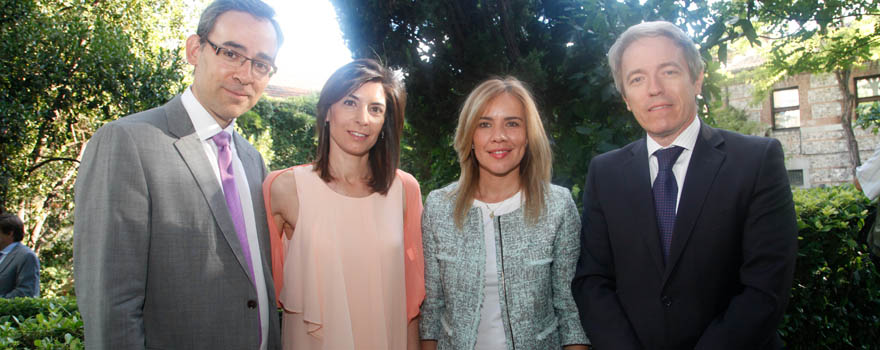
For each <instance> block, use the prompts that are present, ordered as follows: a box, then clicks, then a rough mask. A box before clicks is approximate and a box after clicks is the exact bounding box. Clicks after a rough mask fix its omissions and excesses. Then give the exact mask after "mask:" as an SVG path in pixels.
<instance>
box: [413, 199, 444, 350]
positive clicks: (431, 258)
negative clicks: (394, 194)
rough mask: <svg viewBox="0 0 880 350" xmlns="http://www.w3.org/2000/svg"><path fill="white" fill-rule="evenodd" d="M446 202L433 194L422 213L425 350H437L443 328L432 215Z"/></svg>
mask: <svg viewBox="0 0 880 350" xmlns="http://www.w3.org/2000/svg"><path fill="white" fill-rule="evenodd" d="M438 200H446V198H443V196H442V195H441V194H438V193H437V192H432V193H431V194H429V195H428V199H427V200H425V210H424V212H423V213H422V244H423V246H424V250H425V301H424V302H423V303H422V307H421V316H420V317H421V320H420V321H419V331H420V336H421V338H422V340H423V341H422V347H423V348H424V349H436V348H437V340H438V339H439V337H440V335H441V333H442V328H441V325H440V315H441V313H442V312H443V308H444V304H445V303H444V302H443V292H442V290H441V288H442V287H441V286H440V265H439V262H438V261H437V257H436V255H435V254H436V249H437V246H436V244H437V243H436V238H435V237H434V234H435V224H434V220H433V218H432V215H435V214H436V213H434V211H436V210H437V209H436V208H437V204H436V201H438Z"/></svg>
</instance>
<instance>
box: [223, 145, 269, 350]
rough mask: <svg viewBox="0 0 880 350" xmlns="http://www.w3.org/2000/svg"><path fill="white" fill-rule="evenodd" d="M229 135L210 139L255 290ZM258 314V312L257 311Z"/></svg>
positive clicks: (258, 321) (261, 334) (260, 330)
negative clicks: (215, 148) (215, 147)
mask: <svg viewBox="0 0 880 350" xmlns="http://www.w3.org/2000/svg"><path fill="white" fill-rule="evenodd" d="M231 137H232V135H229V134H228V133H227V132H225V131H221V132H220V133H218V134H217V135H214V137H212V138H211V139H212V140H214V144H215V145H217V165H219V166H220V182H222V183H223V196H224V197H226V207H228V208H229V216H231V217H232V223H233V225H235V234H236V235H238V242H239V243H241V249H242V250H243V252H244V260H245V261H247V264H248V269H250V272H251V276H252V278H251V280H252V281H253V283H254V288H256V281H257V279H256V277H253V276H254V264H253V262H251V248H250V244H248V240H247V229H246V228H245V226H244V213H243V212H242V210H241V200H239V198H238V188H237V187H236V186H235V171H233V168H232V152H230V151H229V139H230V138H231ZM258 312H259V311H258ZM260 322H261V321H260V320H259V318H257V329H258V330H259V333H258V334H259V335H260V337H259V339H260V343H262V342H263V327H262V325H261V324H260Z"/></svg>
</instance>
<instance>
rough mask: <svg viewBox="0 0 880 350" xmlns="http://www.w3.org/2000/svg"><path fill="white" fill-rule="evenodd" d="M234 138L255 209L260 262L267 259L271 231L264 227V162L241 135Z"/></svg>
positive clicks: (234, 134) (234, 135)
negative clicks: (254, 185)
mask: <svg viewBox="0 0 880 350" xmlns="http://www.w3.org/2000/svg"><path fill="white" fill-rule="evenodd" d="M232 137H233V138H234V139H235V152H236V153H237V154H238V159H239V160H241V166H242V167H243V168H244V173H245V176H246V177H247V183H248V188H247V190H248V191H250V195H251V205H252V206H253V209H254V221H255V226H256V229H257V242H259V244H260V260H264V259H266V257H265V256H264V255H265V254H264V253H263V252H266V251H268V249H269V243H268V241H267V239H268V235H269V229H268V227H266V228H265V229H263V227H264V225H263V224H264V223H266V216H265V215H264V213H265V210H264V209H263V208H264V207H265V205H266V204H265V203H264V202H263V192H262V188H263V179H264V176H263V175H264V174H265V172H264V171H263V170H264V168H263V167H264V165H263V162H262V160H261V159H260V158H259V156H258V154H257V153H255V152H254V150H253V148H250V147H247V146H245V145H247V144H248V143H247V140H245V139H244V137H242V136H241V135H240V134H239V133H237V132H236V133H233V135H232ZM253 184H257V186H256V187H255V189H252V188H251V187H253Z"/></svg>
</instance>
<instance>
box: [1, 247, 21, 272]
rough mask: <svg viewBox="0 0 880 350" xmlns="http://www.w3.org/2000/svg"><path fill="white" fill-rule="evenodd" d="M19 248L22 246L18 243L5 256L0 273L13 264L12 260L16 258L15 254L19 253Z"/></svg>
mask: <svg viewBox="0 0 880 350" xmlns="http://www.w3.org/2000/svg"><path fill="white" fill-rule="evenodd" d="M20 244H21V243H19V245H20ZM19 249H20V247H19V246H18V245H16V246H15V248H12V250H11V251H10V252H9V254H7V255H6V258H4V259H3V262H2V263H0V274H2V273H3V272H4V271H6V268H7V267H9V266H11V265H12V260H14V259H15V256H16V254H17V253H18V250H19Z"/></svg>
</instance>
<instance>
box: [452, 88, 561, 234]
mask: <svg viewBox="0 0 880 350" xmlns="http://www.w3.org/2000/svg"><path fill="white" fill-rule="evenodd" d="M502 94H509V95H511V96H513V97H514V98H516V99H518V100H519V101H520V102H521V103H522V105H523V110H524V111H525V114H526V115H525V116H523V117H524V118H525V125H526V140H527V141H528V143H527V144H526V152H525V154H524V155H523V159H522V161H521V162H520V164H519V174H520V188H521V190H522V192H523V198H525V204H524V208H523V209H524V210H523V211H524V214H525V218H526V221H527V222H529V223H535V222H536V221H537V220H538V217H539V216H541V213H542V211H543V210H544V193H546V192H547V190H548V187H549V186H550V167H551V165H552V163H553V159H552V158H553V156H552V152H551V150H550V141H549V140H548V139H547V133H546V132H545V131H544V125H543V123H541V115H540V114H539V113H538V107H537V106H536V105H535V99H534V97H532V93H531V92H529V89H528V88H527V87H526V85H525V84H524V83H523V82H521V81H519V80H518V79H516V78H514V77H510V76H508V77H504V78H497V77H496V78H491V79H489V80H486V81H484V82H482V83H480V85H478V86H477V87H476V88H475V89H474V91H472V92H471V93H470V95H468V97H467V100H465V102H464V105H463V106H462V107H461V113H459V115H458V127H457V128H456V129H455V141H454V143H455V145H454V146H455V151H456V152H458V164H459V166H461V175H460V176H459V179H458V188H457V189H456V190H455V191H454V192H453V193H452V195H453V196H455V198H456V199H455V211H454V218H455V224H456V225H457V226H458V227H463V226H464V219H465V217H466V216H467V212H468V210H469V209H470V208H471V206H472V205H473V203H474V194H475V193H476V192H477V186H478V183H479V180H480V164H479V163H478V162H477V157H476V155H474V150H473V144H474V133H475V132H476V129H477V124H479V121H480V117H481V116H483V115H484V114H485V113H486V107H487V106H488V105H489V102H490V101H492V99H494V98H495V97H498V96H499V95H502Z"/></svg>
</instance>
